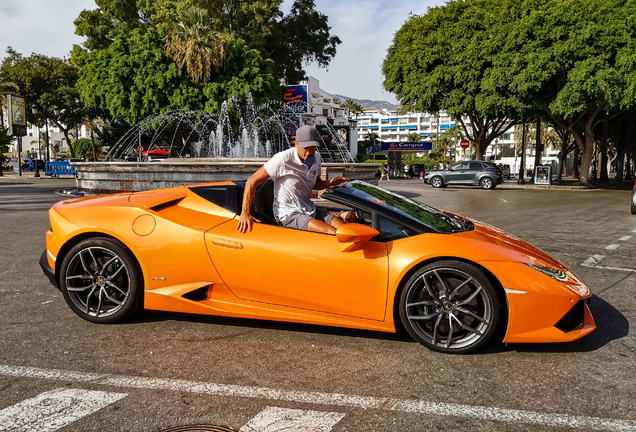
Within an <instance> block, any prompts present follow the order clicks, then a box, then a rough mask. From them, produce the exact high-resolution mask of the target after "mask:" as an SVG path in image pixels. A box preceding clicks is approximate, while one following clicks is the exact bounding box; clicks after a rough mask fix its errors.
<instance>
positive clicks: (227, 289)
mask: <svg viewBox="0 0 636 432" xmlns="http://www.w3.org/2000/svg"><path fill="white" fill-rule="evenodd" d="M214 184H215V185H231V184H233V183H231V182H219V183H214ZM236 219H237V215H236V214H235V213H234V212H231V211H229V210H227V209H225V208H221V207H219V206H217V205H215V204H213V203H211V202H209V201H207V200H206V199H204V198H202V197H200V196H198V195H197V194H195V193H194V192H192V191H191V190H190V189H189V188H187V187H177V188H170V189H163V190H160V191H151V192H142V193H135V194H130V193H128V194H115V195H109V196H101V197H93V198H80V199H73V200H68V201H63V202H60V203H58V204H56V205H55V206H54V207H53V208H52V209H51V211H50V220H51V226H52V228H53V229H52V231H49V232H48V233H47V239H46V243H47V251H48V252H47V255H48V261H49V265H51V267H52V268H53V269H55V270H56V274H58V272H59V268H60V266H61V260H63V257H59V256H58V255H59V254H60V252H61V251H62V249H64V248H63V246H64V245H65V244H66V243H67V242H69V241H71V240H72V239H74V238H76V237H77V236H80V235H87V234H89V233H97V234H103V235H107V236H111V237H114V238H116V239H118V240H120V241H121V242H122V243H124V244H125V245H126V246H127V247H128V248H129V249H130V250H131V251H132V253H133V254H134V255H135V257H136V258H137V260H138V261H139V265H140V267H141V271H142V274H143V281H144V289H145V295H144V306H145V308H147V309H154V310H164V311H174V312H184V313H196V314H207V315H219V316H230V317H240V318H259V319H268V320H279V321H290V322H299V323H309V324H322V325H331V326H340V327H352V328H360V329H369V330H377V331H387V332H393V331H395V324H394V306H395V301H396V296H399V294H400V288H401V286H402V284H403V283H404V282H405V281H406V280H407V279H408V276H409V274H410V272H411V271H413V270H414V269H416V268H417V267H418V266H419V265H421V264H423V263H425V262H428V261H431V260H440V259H454V260H457V259H459V260H464V261H467V262H470V263H473V264H474V265H476V266H480V267H482V268H483V269H484V270H485V271H487V272H489V273H491V274H492V275H494V276H495V277H496V278H497V280H498V282H499V284H500V285H501V287H502V288H503V290H504V292H505V295H503V293H502V296H503V297H505V302H506V305H507V311H508V314H509V316H508V320H507V322H508V327H507V329H506V334H505V338H504V342H560V341H571V340H575V339H578V338H581V337H583V336H585V335H586V334H588V333H590V332H591V331H593V330H594V328H595V323H594V320H593V318H592V316H591V313H590V312H589V309H588V308H587V305H586V306H585V322H584V325H583V326H581V327H579V328H577V329H576V330H573V331H570V332H568V333H565V332H563V331H561V330H559V329H558V328H556V327H555V324H556V323H557V322H558V321H559V320H560V319H561V318H562V317H563V316H564V315H565V314H566V313H567V312H568V311H569V310H570V309H571V308H572V306H573V305H574V304H576V302H578V301H579V300H581V299H584V298H589V297H590V296H591V294H590V292H589V290H588V289H587V287H585V285H584V284H583V282H581V281H580V280H579V279H578V278H577V277H576V276H575V275H574V274H573V273H571V272H569V271H568V270H567V268H566V267H565V266H564V265H563V264H561V263H560V262H559V261H558V260H556V259H554V258H552V257H550V256H549V255H548V254H546V253H544V252H543V251H541V250H539V249H537V248H535V247H534V246H532V245H530V244H528V243H526V242H524V241H523V240H521V239H519V238H517V237H515V236H513V235H510V234H508V233H505V232H504V231H501V230H499V229H497V228H494V227H491V226H489V225H486V224H482V223H479V222H475V230H472V231H466V232H461V233H455V234H421V235H417V236H413V237H407V238H403V239H400V240H396V241H392V242H372V241H368V242H364V241H360V242H358V243H347V242H348V241H351V240H352V239H354V238H355V233H354V232H349V231H351V230H347V229H344V230H341V232H340V238H339V239H338V238H337V237H336V236H330V235H325V234H318V233H310V232H305V231H297V230H291V229H286V228H282V227H279V226H272V225H266V224H255V225H254V226H253V229H252V231H251V232H248V233H245V234H242V233H240V232H238V231H237V230H236V226H237V220H236ZM364 229H367V230H372V229H371V228H370V227H363V230H364ZM360 233H362V231H360ZM360 233H359V234H360ZM362 234H365V233H362ZM366 234H369V235H371V234H372V231H369V232H368V233H366ZM339 240H340V241H339ZM343 242H344V243H343ZM66 250H68V248H66V249H65V251H66ZM525 264H535V265H539V266H544V267H552V268H557V269H561V270H563V271H568V275H569V276H570V281H569V282H566V283H564V282H558V281H556V280H554V279H552V278H550V277H548V276H546V275H544V274H542V273H540V272H538V271H536V270H534V269H532V268H530V267H528V266H527V265H525ZM193 290H203V291H204V297H203V298H201V299H198V300H190V299H188V298H186V297H184V294H187V293H190V292H192V291H193ZM577 293H579V294H577ZM502 301H504V299H503V298H502Z"/></svg>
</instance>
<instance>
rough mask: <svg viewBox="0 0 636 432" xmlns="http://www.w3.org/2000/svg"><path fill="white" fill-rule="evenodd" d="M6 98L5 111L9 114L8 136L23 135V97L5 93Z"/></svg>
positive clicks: (24, 130) (24, 122) (25, 126)
mask: <svg viewBox="0 0 636 432" xmlns="http://www.w3.org/2000/svg"><path fill="white" fill-rule="evenodd" d="M6 99H7V112H8V114H9V136H14V137H21V136H25V135H26V129H27V123H26V111H25V103H24V98H23V97H20V96H16V95H13V94H7V95H6Z"/></svg>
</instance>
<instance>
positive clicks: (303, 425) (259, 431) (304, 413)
mask: <svg viewBox="0 0 636 432" xmlns="http://www.w3.org/2000/svg"><path fill="white" fill-rule="evenodd" d="M344 416H345V414H344V413H337V412H324V411H311V410H299V409H290V408H278V407H267V408H265V409H264V410H263V411H261V412H260V413H258V414H257V415H256V417H254V418H253V419H252V420H250V421H249V422H248V423H247V424H246V425H245V426H243V427H242V428H241V429H240V432H279V431H285V432H329V431H331V430H332V429H333V427H334V426H335V425H336V423H338V422H339V421H340V420H342V418H343V417H344Z"/></svg>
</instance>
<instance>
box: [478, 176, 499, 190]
mask: <svg viewBox="0 0 636 432" xmlns="http://www.w3.org/2000/svg"><path fill="white" fill-rule="evenodd" d="M479 185H480V186H481V187H482V188H484V189H494V188H495V186H496V185H495V182H494V181H493V180H492V179H491V178H490V177H484V178H483V179H481V181H480V182H479Z"/></svg>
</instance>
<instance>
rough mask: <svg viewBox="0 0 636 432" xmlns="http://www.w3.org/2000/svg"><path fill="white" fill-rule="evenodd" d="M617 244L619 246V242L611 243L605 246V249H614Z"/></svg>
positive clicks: (616, 247)
mask: <svg viewBox="0 0 636 432" xmlns="http://www.w3.org/2000/svg"><path fill="white" fill-rule="evenodd" d="M619 246H620V245H619V244H611V245H607V246H605V249H607V250H616V249H618V247H619Z"/></svg>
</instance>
